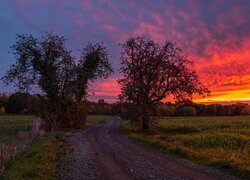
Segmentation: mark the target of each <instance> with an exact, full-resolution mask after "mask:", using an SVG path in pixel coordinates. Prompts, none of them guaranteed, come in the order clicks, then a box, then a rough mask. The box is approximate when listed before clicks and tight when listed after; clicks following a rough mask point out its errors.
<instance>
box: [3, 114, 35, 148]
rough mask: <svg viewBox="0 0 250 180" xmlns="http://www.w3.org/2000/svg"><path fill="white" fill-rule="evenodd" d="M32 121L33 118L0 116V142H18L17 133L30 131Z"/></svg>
mask: <svg viewBox="0 0 250 180" xmlns="http://www.w3.org/2000/svg"><path fill="white" fill-rule="evenodd" d="M34 119H35V117H34V116H0V142H3V143H12V142H14V141H18V140H20V137H18V132H20V131H22V132H23V131H28V130H30V129H31V128H32V124H33V121H34Z"/></svg>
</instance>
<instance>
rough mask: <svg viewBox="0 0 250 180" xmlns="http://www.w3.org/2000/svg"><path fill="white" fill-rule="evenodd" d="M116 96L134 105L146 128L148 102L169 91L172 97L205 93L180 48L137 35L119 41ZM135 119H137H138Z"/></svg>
mask: <svg viewBox="0 0 250 180" xmlns="http://www.w3.org/2000/svg"><path fill="white" fill-rule="evenodd" d="M121 46H122V48H123V51H122V53H121V64H122V67H121V72H122V73H123V75H124V78H122V79H120V80H119V81H118V83H119V84H121V94H120V96H119V97H120V99H121V100H122V101H125V102H131V103H134V104H136V106H137V107H138V111H137V112H138V113H137V124H139V126H140V128H141V129H149V128H150V126H151V123H152V118H150V117H151V115H152V111H151V109H152V106H153V105H154V104H156V103H158V102H160V101H161V100H162V99H164V98H166V97H167V96H169V95H170V94H172V95H173V96H174V97H175V99H178V100H181V99H186V98H189V99H190V98H191V97H192V94H193V93H198V94H200V95H205V94H207V93H209V91H208V89H207V88H205V87H204V86H203V85H202V83H201V82H200V81H199V80H198V76H197V74H196V72H195V70H194V69H193V63H192V62H191V61H190V60H188V59H187V57H186V55H185V54H184V53H183V51H182V50H181V48H179V47H178V46H177V45H176V44H175V43H172V42H169V41H166V42H165V43H164V44H163V45H160V44H158V43H156V42H154V41H153V40H146V39H143V38H141V37H132V38H129V39H128V40H127V41H126V42H125V43H123V44H121ZM138 122H139V123H138Z"/></svg>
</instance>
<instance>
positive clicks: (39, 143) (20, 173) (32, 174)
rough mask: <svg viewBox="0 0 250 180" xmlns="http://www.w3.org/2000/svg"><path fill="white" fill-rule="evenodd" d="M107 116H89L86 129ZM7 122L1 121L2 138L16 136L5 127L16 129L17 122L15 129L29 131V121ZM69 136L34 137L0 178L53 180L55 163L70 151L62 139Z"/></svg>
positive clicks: (60, 134)
mask: <svg viewBox="0 0 250 180" xmlns="http://www.w3.org/2000/svg"><path fill="white" fill-rule="evenodd" d="M107 117H108V116H103V115H90V116H88V117H87V121H86V126H87V127H92V126H94V125H96V124H98V123H102V122H104V121H105V120H106V119H107ZM5 119H6V118H5ZM2 121H3V120H2ZM9 121H10V122H11V123H10V122H9ZM9 121H6V120H5V122H6V123H3V122H1V123H2V124H4V126H5V128H4V129H5V133H4V135H5V136H7V134H8V132H10V133H11V134H16V131H11V130H8V127H9V128H10V129H16V128H15V122H17V126H18V127H25V128H27V129H29V128H30V127H29V124H30V123H32V118H31V117H25V116H23V117H20V116H16V117H11V118H9ZM22 121H23V122H22ZM9 124H11V125H9ZM26 125H28V126H26ZM21 129H22V128H21ZM69 134H70V133H69V132H56V133H48V134H46V135H44V136H42V137H36V138H35V139H34V140H33V142H32V144H31V145H30V146H28V147H27V148H26V149H25V150H24V151H23V153H22V154H20V155H19V156H18V157H17V158H16V159H15V160H14V161H9V162H8V163H7V166H6V170H5V171H4V173H3V176H2V178H0V179H17V180H18V179H54V178H55V177H56V175H57V172H58V169H59V166H58V164H57V160H58V159H59V158H60V157H61V156H63V155H65V154H67V153H69V152H70V151H71V148H70V145H69V144H68V143H67V142H65V141H64V139H65V137H66V136H67V135H69ZM14 137H16V138H18V137H17V136H16V135H15V136H13V137H12V138H11V139H12V140H13V139H14Z"/></svg>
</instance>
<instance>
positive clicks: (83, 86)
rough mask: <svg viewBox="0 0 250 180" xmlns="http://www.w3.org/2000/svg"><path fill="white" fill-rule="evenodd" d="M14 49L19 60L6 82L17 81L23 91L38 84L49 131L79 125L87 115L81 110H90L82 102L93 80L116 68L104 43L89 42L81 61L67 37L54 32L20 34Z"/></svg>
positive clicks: (8, 73) (44, 117)
mask: <svg viewBox="0 0 250 180" xmlns="http://www.w3.org/2000/svg"><path fill="white" fill-rule="evenodd" d="M11 48H12V50H13V54H14V55H15V57H16V60H17V61H16V64H13V65H12V66H11V68H10V69H9V71H8V72H7V73H6V75H5V76H4V77H3V78H2V79H3V81H4V82H5V84H9V83H14V84H15V85H16V87H18V89H19V90H20V91H21V92H27V91H30V90H31V89H32V88H33V87H34V86H35V87H36V86H37V87H39V88H40V89H41V91H42V92H43V96H41V102H42V106H41V108H42V111H41V116H42V118H43V119H44V120H45V121H46V125H47V128H48V129H49V130H58V129H60V128H63V127H68V126H73V127H79V126H80V125H81V124H82V123H81V121H82V122H83V120H84V119H85V117H84V116H85V115H86V113H82V115H81V113H80V112H83V111H86V110H85V106H83V105H81V101H82V99H85V98H86V95H87V88H88V84H89V82H90V81H92V82H93V81H94V80H95V79H97V78H107V77H108V76H109V75H110V74H111V73H112V71H113V70H112V67H111V64H110V63H109V56H108V53H107V51H106V48H105V47H104V46H103V45H102V44H95V45H92V44H88V45H87V47H86V48H84V49H83V50H82V56H81V57H80V58H79V59H78V61H77V59H75V58H74V57H73V56H72V55H71V54H72V52H71V51H70V50H68V49H67V47H66V39H65V38H64V37H60V36H58V35H53V34H51V33H46V34H45V35H44V36H42V37H41V38H40V39H38V38H35V37H33V36H32V35H17V42H16V43H15V44H14V45H13V46H12V47H11ZM77 62H78V63H77ZM77 114H78V115H79V116H76V115H77ZM66 116H67V117H66ZM69 116H73V117H74V118H75V119H74V120H75V121H74V122H72V120H70V121H66V119H72V118H69Z"/></svg>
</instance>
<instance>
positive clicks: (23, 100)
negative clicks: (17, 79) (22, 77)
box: [7, 92, 32, 114]
mask: <svg viewBox="0 0 250 180" xmlns="http://www.w3.org/2000/svg"><path fill="white" fill-rule="evenodd" d="M31 104H32V102H31V95H30V94H29V93H20V92H17V93H14V94H12V95H11V96H10V97H9V101H8V106H7V110H8V113H14V114H18V113H20V112H21V111H28V110H29V109H30V106H31Z"/></svg>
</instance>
